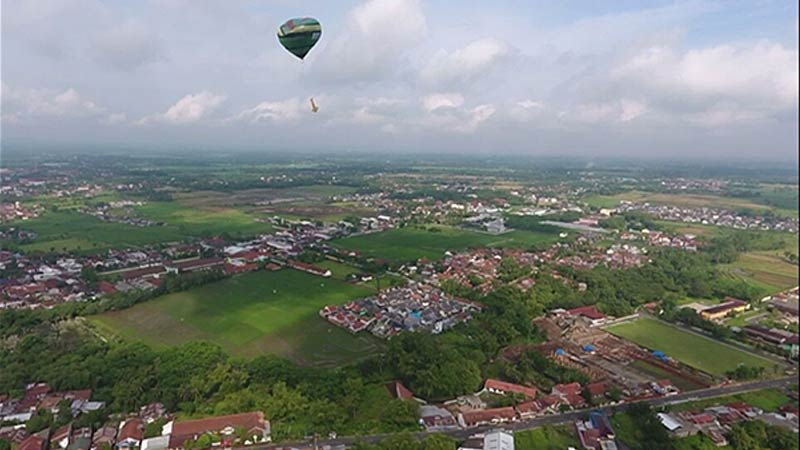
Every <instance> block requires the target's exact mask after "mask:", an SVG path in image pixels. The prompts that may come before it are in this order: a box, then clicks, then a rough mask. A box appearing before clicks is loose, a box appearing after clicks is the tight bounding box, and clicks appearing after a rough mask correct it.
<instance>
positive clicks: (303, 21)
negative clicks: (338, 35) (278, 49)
mask: <svg viewBox="0 0 800 450" xmlns="http://www.w3.org/2000/svg"><path fill="white" fill-rule="evenodd" d="M320 36H322V27H321V26H320V24H319V22H318V21H317V19H314V18H311V17H296V18H294V19H289V20H287V21H286V22H285V23H284V24H283V25H281V26H280V28H278V41H279V42H280V43H281V45H283V47H284V48H285V49H286V50H288V51H289V53H291V54H293V55H294V56H297V57H298V58H300V59H303V58H305V57H306V55H307V54H308V52H309V51H311V48H312V47H314V44H316V43H317V41H318V40H319V38H320Z"/></svg>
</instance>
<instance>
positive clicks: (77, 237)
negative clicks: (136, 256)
mask: <svg viewBox="0 0 800 450" xmlns="http://www.w3.org/2000/svg"><path fill="white" fill-rule="evenodd" d="M137 209H138V212H139V214H140V215H141V216H142V217H145V218H148V219H151V220H154V221H162V222H165V223H166V225H164V226H153V227H137V226H133V225H128V224H125V223H121V222H104V221H102V220H100V219H97V218H96V217H93V216H90V215H88V214H83V213H80V212H77V211H63V210H60V211H55V212H53V211H51V212H46V213H45V214H42V215H41V216H39V217H37V218H35V219H31V220H26V221H24V222H18V223H15V224H14V225H17V226H20V227H22V228H23V229H26V230H30V231H33V232H35V233H36V234H37V238H36V240H35V241H34V242H32V243H30V244H25V245H22V246H20V247H21V248H22V250H25V251H45V252H48V251H51V250H53V251H57V252H58V251H72V250H83V251H93V250H101V249H104V248H108V247H119V246H134V247H135V246H139V245H146V244H153V243H158V242H172V241H180V240H184V239H189V238H194V237H202V236H211V235H215V234H221V233H228V234H231V235H234V236H247V235H253V234H257V233H266V232H269V231H271V230H272V226H271V225H269V224H267V223H263V222H257V221H256V220H255V218H254V217H253V216H250V215H248V214H246V213H244V212H242V211H239V210H236V209H231V208H225V209H220V208H217V209H208V208H205V209H203V208H190V207H186V206H182V205H180V204H178V203H175V202H152V203H148V204H146V205H144V206H140V207H138V208H137Z"/></svg>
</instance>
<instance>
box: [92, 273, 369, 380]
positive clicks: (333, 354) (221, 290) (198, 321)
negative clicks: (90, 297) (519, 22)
mask: <svg viewBox="0 0 800 450" xmlns="http://www.w3.org/2000/svg"><path fill="white" fill-rule="evenodd" d="M372 292H373V291H372V290H371V289H369V288H367V287H363V286H353V285H350V284H347V283H344V282H342V281H339V280H336V279H331V278H322V277H318V276H314V275H309V274H306V273H304V272H299V271H295V270H290V269H283V270H280V271H277V272H267V271H259V272H251V273H247V274H243V275H239V276H235V277H233V278H228V279H225V280H222V281H219V282H216V283H212V284H208V285H205V286H200V287H197V288H194V289H190V290H188V291H184V292H177V293H174V294H168V295H164V296H162V297H159V298H156V299H153V300H150V301H147V302H144V303H141V304H139V305H136V306H134V307H132V308H129V309H126V310H122V311H114V312H109V313H105V314H102V315H99V316H93V317H91V318H90V319H89V320H90V322H91V323H93V324H94V325H95V326H96V327H97V328H98V329H99V331H100V332H101V334H103V335H106V336H109V337H119V338H122V339H129V340H138V341H142V342H144V343H146V344H148V345H150V346H152V347H155V348H164V347H167V346H171V345H178V344H182V343H184V342H188V341H192V340H205V341H210V342H214V343H217V344H219V345H221V346H222V347H223V348H224V349H226V350H227V351H228V352H230V353H231V354H235V355H240V356H246V357H252V356H257V355H260V354H265V353H275V354H278V355H281V356H285V357H287V358H289V359H291V360H293V361H295V362H297V363H298V364H303V365H312V366H336V365H341V364H346V363H349V362H353V361H357V360H359V359H361V358H363V357H365V356H369V355H371V354H373V353H374V352H375V351H377V350H379V349H380V348H381V345H382V344H381V343H380V341H378V340H377V339H376V338H373V337H372V335H369V334H361V335H358V336H353V335H351V334H350V333H348V332H347V331H344V330H343V329H341V328H339V327H335V326H333V325H330V324H329V323H328V322H327V321H325V320H324V319H322V318H321V317H319V315H318V311H319V309H320V308H321V307H322V306H324V305H326V304H333V303H345V302H347V301H349V300H351V299H354V298H359V297H363V296H365V295H368V294H370V293H372Z"/></svg>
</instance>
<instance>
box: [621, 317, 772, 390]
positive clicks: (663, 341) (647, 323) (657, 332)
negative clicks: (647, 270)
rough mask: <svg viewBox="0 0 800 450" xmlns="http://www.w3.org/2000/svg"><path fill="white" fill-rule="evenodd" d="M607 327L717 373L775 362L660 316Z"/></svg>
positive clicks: (688, 363) (642, 343)
mask: <svg viewBox="0 0 800 450" xmlns="http://www.w3.org/2000/svg"><path fill="white" fill-rule="evenodd" d="M607 331H609V332H611V333H613V334H616V335H618V336H621V337H623V338H625V339H628V340H631V341H633V342H636V343H637V344H639V345H642V346H644V347H647V348H649V349H653V350H661V351H663V352H664V353H666V354H667V355H668V356H671V357H673V358H675V359H677V360H679V361H681V362H683V363H684V364H687V365H689V366H692V367H694V368H696V369H700V370H702V371H704V372H707V373H710V374H712V375H715V376H720V375H724V374H725V373H726V372H728V371H730V370H734V369H736V367H737V366H738V365H739V364H744V365H746V366H748V367H764V368H767V369H772V367H773V365H774V362H772V361H770V360H768V359H765V358H762V357H760V356H757V355H754V354H751V353H747V352H744V351H742V350H739V349H737V348H734V347H731V346H730V345H727V344H723V343H721V342H718V341H715V340H713V339H710V338H707V337H704V336H700V335H698V334H695V333H691V332H688V331H685V330H682V329H680V328H677V327H674V326H672V325H669V324H667V323H664V322H661V321H659V320H654V319H649V318H641V319H637V320H635V321H632V322H625V323H620V324H616V325H612V326H610V327H608V328H607Z"/></svg>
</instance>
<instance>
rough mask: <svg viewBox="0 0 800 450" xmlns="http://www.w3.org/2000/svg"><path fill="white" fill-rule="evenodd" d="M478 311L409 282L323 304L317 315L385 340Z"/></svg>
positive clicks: (435, 328)
mask: <svg viewBox="0 0 800 450" xmlns="http://www.w3.org/2000/svg"><path fill="white" fill-rule="evenodd" d="M478 310H480V307H479V306H478V305H476V304H474V303H472V302H470V301H467V300H463V299H458V298H454V297H452V296H449V295H447V294H445V293H444V292H442V291H440V290H439V289H437V288H435V287H433V286H431V285H429V284H425V283H417V282H409V283H408V284H406V285H405V286H402V287H394V288H390V289H387V290H384V291H382V292H379V293H378V294H375V295H373V296H370V297H366V298H362V299H358V300H353V301H351V302H349V303H346V304H344V305H328V306H325V307H323V308H322V309H321V310H320V312H319V314H320V316H322V317H324V318H325V319H327V320H328V321H329V322H331V323H332V324H334V325H338V326H340V327H343V328H345V329H347V330H348V331H350V332H351V333H358V332H359V331H363V330H369V331H370V332H371V333H372V334H374V335H375V336H378V337H380V338H384V339H388V338H390V337H392V336H394V335H396V334H398V333H400V332H401V331H403V330H408V331H424V332H429V333H441V332H442V331H445V330H447V329H450V328H452V327H453V326H454V325H456V324H458V323H461V322H465V321H467V320H469V319H471V318H472V314H473V313H474V312H476V311H478Z"/></svg>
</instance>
